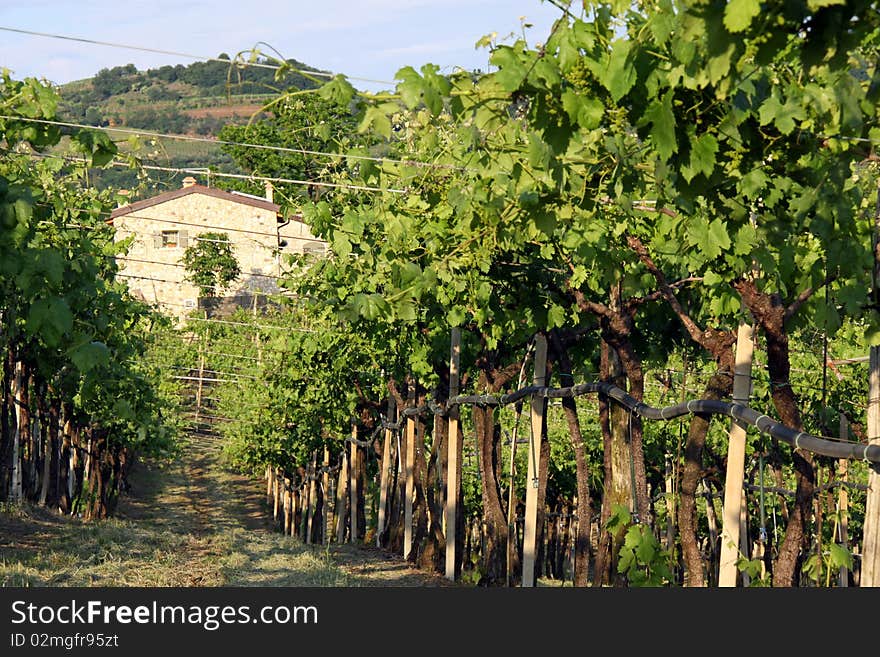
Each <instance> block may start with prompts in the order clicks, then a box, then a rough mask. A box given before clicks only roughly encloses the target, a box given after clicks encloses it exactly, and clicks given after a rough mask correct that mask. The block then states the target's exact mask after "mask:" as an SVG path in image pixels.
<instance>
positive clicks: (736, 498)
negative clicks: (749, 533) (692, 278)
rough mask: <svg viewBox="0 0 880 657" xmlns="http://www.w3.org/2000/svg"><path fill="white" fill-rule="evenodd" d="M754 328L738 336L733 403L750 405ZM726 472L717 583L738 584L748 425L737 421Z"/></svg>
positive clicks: (744, 327) (741, 327) (743, 326)
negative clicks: (737, 564)
mask: <svg viewBox="0 0 880 657" xmlns="http://www.w3.org/2000/svg"><path fill="white" fill-rule="evenodd" d="M753 353H754V342H753V340H752V327H751V325H749V324H746V323H742V324H740V325H739V330H738V331H737V335H736V364H735V366H734V373H733V402H734V403H735V404H744V405H748V403H749V395H750V394H751V390H752V355H753ZM729 435H730V441H729V444H728V448H727V473H726V475H725V479H724V509H723V510H722V523H721V557H720V559H719V562H720V563H719V570H718V586H725V587H729V586H736V574H737V572H738V571H737V567H736V562H737V560H738V558H739V542H740V541H739V539H740V522H741V513H742V508H743V472H744V470H745V457H746V428H745V425H744V424H743V423H741V422H739V421H737V420H733V421H731V423H730V434H729Z"/></svg>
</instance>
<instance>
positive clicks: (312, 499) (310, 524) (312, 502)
mask: <svg viewBox="0 0 880 657" xmlns="http://www.w3.org/2000/svg"><path fill="white" fill-rule="evenodd" d="M306 472H307V473H308V474H307V476H308V478H309V481H308V483H309V514H308V520H307V524H306V543H313V542H314V536H315V533H314V526H315V511H317V509H318V452H317V451H314V452H312V462H311V463H310V464H309V468H308V470H307V471H306Z"/></svg>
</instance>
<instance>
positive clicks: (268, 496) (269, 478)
mask: <svg viewBox="0 0 880 657" xmlns="http://www.w3.org/2000/svg"><path fill="white" fill-rule="evenodd" d="M273 479H274V477H273V473H272V466H271V465H267V466H266V504H271V503H272V485H273V483H274V481H273Z"/></svg>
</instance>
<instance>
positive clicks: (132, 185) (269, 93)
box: [59, 54, 323, 198]
mask: <svg viewBox="0 0 880 657" xmlns="http://www.w3.org/2000/svg"><path fill="white" fill-rule="evenodd" d="M218 59H221V60H227V61H208V62H195V63H192V64H189V65H186V66H184V65H181V64H178V65H176V66H162V67H159V68H155V69H148V70H146V71H139V70H138V69H137V68H136V67H135V66H134V65H133V64H127V65H125V66H116V67H113V68H105V69H102V70H101V71H99V72H98V73H97V74H96V75H95V76H94V77H92V78H88V79H85V80H77V81H75V82H70V83H68V84H65V85H62V86H61V87H60V93H61V98H62V104H61V107H60V109H59V116H60V118H61V119H62V120H64V121H68V122H71V123H78V124H86V125H93V126H102V127H105V128H107V129H108V132H109V134H110V136H111V138H113V139H114V141H116V142H117V144H118V145H119V147H120V149H121V150H123V151H126V152H131V151H132V149H136V150H135V151H134V152H132V154H134V155H136V156H137V157H138V158H139V159H141V161H142V162H143V163H144V164H147V165H153V166H158V167H166V168H210V169H211V170H212V171H220V172H228V173H243V172H242V171H240V170H239V169H238V168H237V167H236V166H235V165H234V163H233V162H232V159H231V158H230V157H229V156H228V155H226V154H225V153H223V152H221V150H220V147H219V146H217V145H214V144H211V143H206V142H204V141H183V140H178V139H170V138H157V137H153V136H148V135H145V136H144V137H143V138H142V139H140V140H137V144H135V143H134V141H132V140H131V137H132V134H131V132H130V131H131V130H143V131H145V132H149V133H161V134H173V135H187V136H191V137H200V138H211V137H216V135H217V133H218V132H219V131H220V129H221V128H222V127H223V126H224V125H226V124H229V123H233V124H245V123H247V122H248V121H250V120H251V119H253V118H256V117H259V116H261V115H263V109H262V108H263V107H264V105H265V103H266V102H267V101H268V100H270V99H272V98H274V97H276V96H277V95H278V92H279V91H282V90H288V89H310V88H315V87H317V86H318V85H319V82H317V81H315V80H314V79H310V78H309V77H307V76H306V75H303V74H301V73H299V72H290V73H287V74H286V75H284V76H283V77H282V78H281V79H279V80H276V79H275V77H276V71H275V70H273V69H271V68H267V67H262V66H242V65H238V64H236V63H235V62H233V61H231V60H229V57H228V56H227V55H225V54H221V55H219V56H218ZM257 63H262V64H266V63H269V62H267V61H266V60H263V59H260V60H258V61H257ZM288 63H289V64H290V66H291V68H292V69H294V70H295V71H305V72H316V73H323V72H322V71H319V70H318V69H315V68H312V67H310V66H308V65H306V64H303V63H301V62H298V61H296V60H288ZM113 128H120V129H121V130H119V131H114V130H113ZM182 177H183V176H182V175H181V174H175V173H173V172H161V171H149V179H148V180H146V181H139V180H138V178H137V175H136V173H135V172H134V171H132V170H129V169H125V168H121V167H115V168H110V169H102V170H97V171H93V172H92V174H91V180H92V182H93V184H95V185H97V186H100V187H114V188H119V189H129V190H132V192H133V193H134V197H135V198H137V197H143V196H149V195H152V194H154V193H156V192H157V191H162V190H164V189H167V188H169V187H177V186H179V184H180V179H181V178H182Z"/></svg>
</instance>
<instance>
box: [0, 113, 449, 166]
mask: <svg viewBox="0 0 880 657" xmlns="http://www.w3.org/2000/svg"><path fill="white" fill-rule="evenodd" d="M0 119H6V120H9V121H22V122H28V123H41V124H45V125H56V126H62V127H67V128H82V129H84V130H101V131H104V132H121V133H123V134H130V135H144V136H147V137H159V138H163V139H176V140H180V141H194V142H200V143H206V144H220V145H223V146H241V147H243V148H254V149H260V150H269V151H278V152H280V153H297V154H300V155H316V156H320V157H338V158H344V159H350V160H366V161H370V162H389V163H391V164H404V165H407V166H415V167H431V168H437V169H451V168H454V169H462V167H456V166H455V165H452V164H436V163H433V162H419V161H416V160H398V159H394V158H390V157H377V156H372V155H354V154H352V155H349V154H346V153H328V152H325V151H312V150H307V149H302V148H291V147H288V146H270V145H268V144H251V143H247V142H239V141H227V140H224V139H211V138H209V137H195V136H192V135H178V134H171V133H165V132H153V131H150V130H140V129H138V128H119V127H110V126H100V125H87V124H84V123H71V122H68V121H53V120H49V119H34V118H30V117H26V116H12V115H7V114H0Z"/></svg>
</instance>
